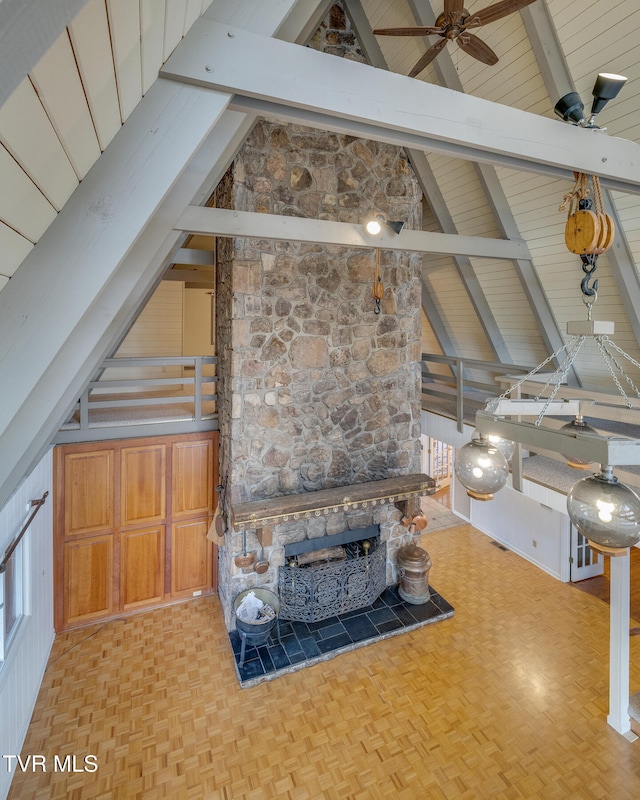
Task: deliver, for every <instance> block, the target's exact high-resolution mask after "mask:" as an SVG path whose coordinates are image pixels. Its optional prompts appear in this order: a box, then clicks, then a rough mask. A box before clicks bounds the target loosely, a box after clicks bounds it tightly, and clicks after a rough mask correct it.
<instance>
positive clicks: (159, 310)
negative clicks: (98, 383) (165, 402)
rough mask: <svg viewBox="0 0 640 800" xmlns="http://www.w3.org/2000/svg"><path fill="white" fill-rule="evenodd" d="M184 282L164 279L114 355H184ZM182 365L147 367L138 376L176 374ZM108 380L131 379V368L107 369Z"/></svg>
mask: <svg viewBox="0 0 640 800" xmlns="http://www.w3.org/2000/svg"><path fill="white" fill-rule="evenodd" d="M184 291H185V290H184V283H181V282H180V281H162V282H161V283H160V285H159V286H158V288H157V289H156V290H155V292H154V293H153V294H152V295H151V297H150V298H149V302H148V303H147V304H146V306H145V307H144V308H143V309H142V312H141V314H140V316H139V317H138V319H137V320H136V321H135V322H134V324H133V326H132V327H131V330H130V331H129V333H128V334H127V336H126V337H125V339H124V341H123V342H122V344H121V345H120V347H119V348H118V350H117V352H116V354H115V357H116V358H126V357H135V356H139V357H141V358H152V357H154V356H160V357H162V356H181V355H182V354H183V353H182V336H183V319H182V317H183V299H184ZM181 374H182V372H181V367H171V368H167V370H166V371H164V372H163V368H162V367H145V368H140V369H136V372H135V376H136V377H139V378H159V377H165V378H167V377H177V376H180V375H181ZM103 377H104V379H105V380H117V379H119V378H128V379H131V378H133V377H134V375H133V373H132V371H131V370H130V369H128V368H126V367H124V368H120V369H119V368H110V369H107V370H105V374H104V376H103Z"/></svg>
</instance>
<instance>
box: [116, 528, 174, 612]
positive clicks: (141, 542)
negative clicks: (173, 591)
mask: <svg viewBox="0 0 640 800" xmlns="http://www.w3.org/2000/svg"><path fill="white" fill-rule="evenodd" d="M164 543H165V538H164V525H159V526H158V527H156V528H143V529H141V530H134V531H123V532H122V533H121V534H120V607H121V608H122V609H123V610H125V611H126V610H128V609H131V608H136V607H138V606H147V605H152V604H155V603H161V602H162V601H163V600H164V549H165V548H164Z"/></svg>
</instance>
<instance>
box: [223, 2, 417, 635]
mask: <svg viewBox="0 0 640 800" xmlns="http://www.w3.org/2000/svg"><path fill="white" fill-rule="evenodd" d="M336 25H338V26H341V29H340V28H339V29H336V27H335V26H336ZM332 26H334V27H332ZM321 34H322V35H321V36H320V35H318V36H317V37H316V39H320V40H322V41H324V43H325V44H326V42H331V43H332V46H336V45H335V43H336V42H339V43H340V47H341V48H342V49H345V48H346V49H347V50H348V53H349V57H352V58H354V57H358V50H357V43H356V42H355V40H354V39H353V35H352V34H351V32H350V31H349V30H348V27H347V23H346V20H345V18H344V14H343V13H342V12H341V9H340V8H339V6H334V8H333V9H332V12H331V14H330V15H329V17H328V19H327V21H325V23H324V24H323V27H322V28H321ZM216 205H218V206H219V207H226V208H234V209H238V210H242V211H253V212H260V213H265V214H270V213H272V214H282V215H290V216H297V217H308V218H313V219H323V220H337V221H341V222H351V223H359V224H360V223H362V221H363V219H364V217H365V216H366V214H367V212H370V211H381V212H383V213H385V214H387V216H388V218H390V219H398V220H403V221H404V222H405V224H406V227H407V228H412V229H419V228H420V227H421V192H420V189H419V186H418V184H417V181H416V180H415V177H414V175H413V173H412V170H411V167H410V166H409V164H408V162H407V159H406V156H405V154H404V152H403V151H402V150H401V149H399V148H397V147H394V146H391V145H386V144H380V143H377V142H370V141H363V140H360V139H355V138H353V137H349V136H341V135H338V134H335V133H330V132H325V131H320V130H312V129H309V128H305V127H302V126H299V125H283V124H281V123H278V122H275V121H271V120H267V119H261V120H259V121H258V123H257V124H256V126H255V127H254V129H253V131H252V133H251V134H250V136H249V138H248V139H247V141H246V143H245V145H244V146H243V148H242V149H241V151H240V152H239V153H238V156H237V157H236V159H235V161H234V162H233V164H232V166H231V167H230V169H229V171H228V173H227V175H226V176H225V178H224V179H223V181H222V182H221V184H220V186H219V187H218V191H217V196H216ZM217 263H218V267H217V269H218V275H217V287H218V293H217V306H216V337H217V343H218V356H219V376H220V378H219V386H218V398H219V414H220V451H221V472H220V474H221V476H222V478H221V481H222V483H223V485H224V492H223V498H222V499H223V504H222V511H223V515H224V517H225V519H226V524H227V533H226V536H225V542H224V546H222V547H221V548H220V551H219V552H220V565H219V566H220V579H219V590H220V597H221V601H222V603H223V607H224V608H225V616H226V619H227V624H228V626H229V627H232V625H233V619H232V601H233V598H234V597H235V596H236V595H237V593H238V592H240V591H242V590H244V589H246V588H250V587H253V586H258V585H261V586H270V587H271V588H274V589H275V590H277V580H278V579H277V568H278V566H281V565H282V564H283V563H284V550H283V543H284V541H285V540H286V541H287V542H290V541H292V537H293V538H295V536H296V535H299V536H300V538H314V537H320V536H325V535H331V534H334V533H338V532H340V531H341V530H347V529H354V528H365V527H367V526H369V525H371V524H375V525H380V526H381V536H382V538H383V539H384V540H385V541H387V543H388V551H389V553H390V560H391V563H390V568H389V579H390V582H391V580H392V578H393V574H392V573H393V552H394V547H395V549H397V547H399V546H401V545H402V544H406V543H407V542H408V538H407V537H408V533H407V529H406V528H405V527H403V526H401V525H400V523H399V520H400V517H401V512H400V511H399V510H398V509H397V508H396V507H395V506H394V505H393V504H388V503H387V504H379V505H371V504H370V505H367V504H365V506H364V507H363V506H362V505H358V507H352V506H345V507H344V508H342V509H340V510H339V511H337V510H336V511H332V513H331V514H322V515H319V516H318V515H315V516H312V517H311V518H310V519H305V520H304V522H303V523H302V522H300V521H299V520H294V519H293V518H291V519H289V520H288V521H286V522H285V521H283V522H282V524H276V525H275V526H269V527H268V528H267V527H265V528H261V527H259V526H256V528H254V529H251V528H248V529H246V531H245V534H244V535H245V536H246V537H247V543H248V549H250V550H252V551H254V552H257V553H260V550H261V549H263V550H264V556H265V558H267V560H268V561H269V564H270V566H269V569H268V571H267V572H265V573H263V574H256V573H255V572H254V571H253V570H252V569H251V568H239V567H237V566H236V564H235V562H234V556H235V555H237V554H238V553H239V552H241V551H242V548H243V534H242V533H241V531H240V530H237V529H234V528H233V527H232V510H233V507H234V506H235V505H237V504H243V503H248V502H251V501H257V500H266V499H268V498H278V497H285V496H287V497H288V496H292V495H306V494H307V493H309V492H317V491H318V490H326V489H332V488H335V487H350V486H354V485H361V484H366V483H368V482H372V481H380V480H383V479H389V478H398V477H401V476H405V475H410V474H412V473H418V472H419V470H420V449H419V448H420V444H419V442H420V410H421V403H420V355H421V353H420V326H421V282H420V270H421V257H420V256H419V255H415V254H410V253H407V252H402V251H390V250H387V251H382V252H381V276H382V281H383V284H384V286H385V293H384V297H383V298H382V302H381V308H380V313H379V314H376V313H375V303H374V299H373V297H372V293H371V287H372V284H373V280H374V269H375V251H374V250H364V249H357V248H353V249H350V248H346V247H337V246H331V247H327V246H320V245H313V244H301V243H297V242H291V241H277V242H273V241H261V240H256V239H234V240H229V239H221V240H218V247H217ZM245 528H246V526H245ZM302 528H303V529H304V530H302ZM296 529H298V530H299V534H298V533H295V530H296ZM266 531H268V533H267V532H266ZM292 531H294V532H293V533H292ZM260 539H261V541H260Z"/></svg>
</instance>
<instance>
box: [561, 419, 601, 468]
mask: <svg viewBox="0 0 640 800" xmlns="http://www.w3.org/2000/svg"><path fill="white" fill-rule="evenodd" d="M560 430H561V431H569V432H574V433H591V434H594V435H595V436H597V435H598V431H597V430H596V429H595V428H592V427H591V425H588V424H587V423H586V422H585V421H584V417H583V416H582V415H581V414H577V415H576V417H575V419H572V420H571V422H567V423H566V425H563V426H562V428H560ZM562 455H563V456H564V457H565V458H566V459H567V466H569V467H573V469H589V465H590V464H591V462H590V461H588V460H587V459H585V458H578V457H573V456H569V455H567V454H566V453H562Z"/></svg>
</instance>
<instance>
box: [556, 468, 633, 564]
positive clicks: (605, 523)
mask: <svg viewBox="0 0 640 800" xmlns="http://www.w3.org/2000/svg"><path fill="white" fill-rule="evenodd" d="M567 511H568V513H569V517H570V519H571V521H572V522H573V524H574V525H575V526H576V528H577V529H578V530H579V531H580V533H581V534H582V535H583V536H584V537H585V539H588V540H589V544H590V545H591V546H592V547H594V549H596V550H600V551H601V552H603V553H609V554H610V555H616V554H617V553H619V552H620V551H624V550H626V548H627V547H633V545H635V544H637V543H638V541H640V497H638V495H637V494H636V493H635V492H634V491H633V490H632V489H630V488H629V487H628V486H625V485H624V484H623V483H619V482H618V479H617V478H616V477H615V475H614V474H613V467H610V466H604V465H603V466H602V468H601V472H600V473H599V474H597V475H590V476H589V477H586V478H582V479H581V480H579V481H578V482H577V483H575V484H574V485H573V486H572V487H571V490H570V491H569V494H568V495H567Z"/></svg>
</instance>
